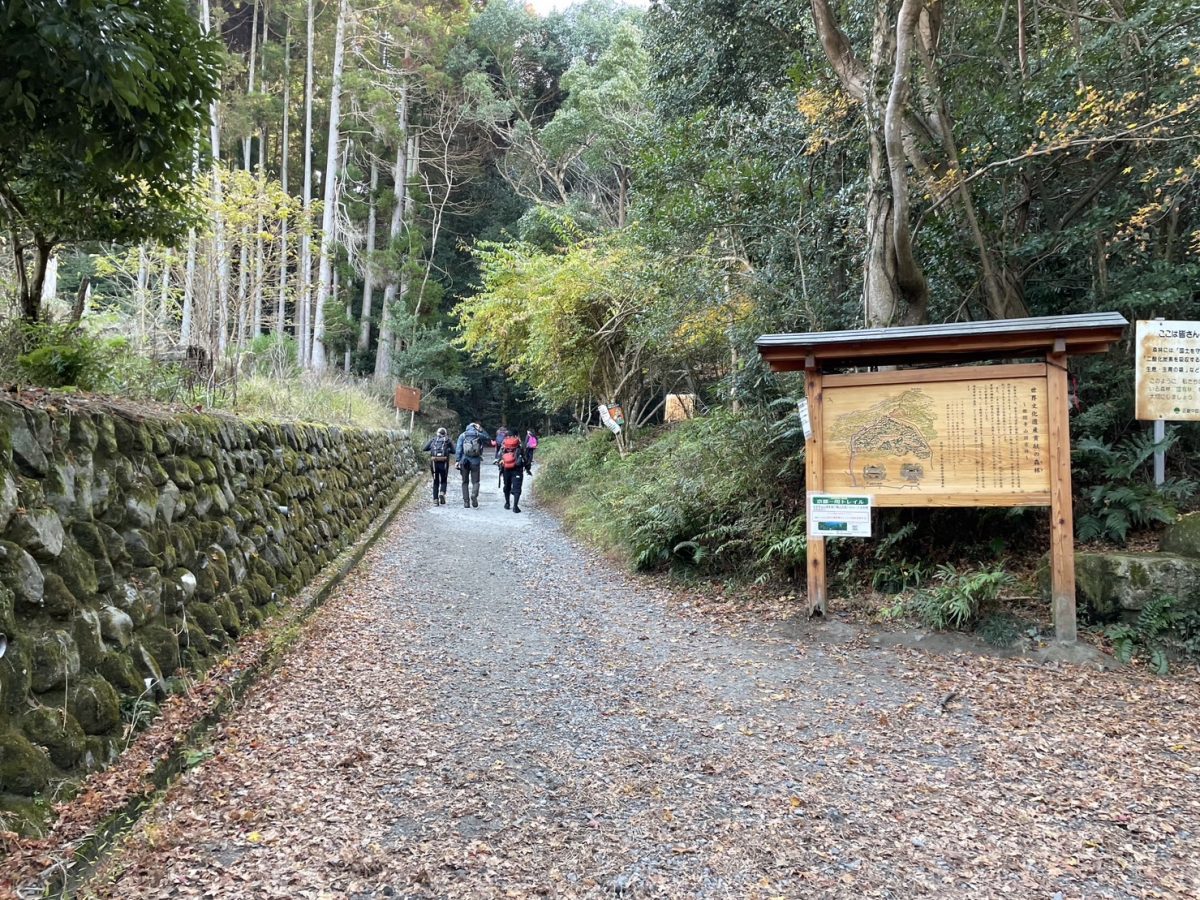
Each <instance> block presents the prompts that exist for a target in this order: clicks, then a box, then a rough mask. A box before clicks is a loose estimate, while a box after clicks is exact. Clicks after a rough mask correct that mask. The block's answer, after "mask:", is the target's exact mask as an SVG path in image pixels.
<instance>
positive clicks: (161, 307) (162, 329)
mask: <svg viewBox="0 0 1200 900" xmlns="http://www.w3.org/2000/svg"><path fill="white" fill-rule="evenodd" d="M172 252H173V251H166V252H165V253H164V254H163V265H162V277H161V279H160V281H159V285H158V287H159V293H158V314H157V315H156V316H155V317H154V319H155V321H154V331H155V342H154V350H155V351H156V352H157V351H158V350H159V349H160V348H159V340H160V339H161V338H162V337H163V336H164V335H165V334H166V331H167V312H168V311H169V310H170V308H171V254H172ZM162 343H163V344H164V346H163V347H162V349H166V347H165V344H166V343H167V342H166V341H163V342H162Z"/></svg>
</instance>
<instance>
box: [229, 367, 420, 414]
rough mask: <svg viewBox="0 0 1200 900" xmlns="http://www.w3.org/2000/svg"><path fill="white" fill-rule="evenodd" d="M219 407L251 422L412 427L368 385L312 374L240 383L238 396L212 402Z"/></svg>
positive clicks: (259, 377)
mask: <svg viewBox="0 0 1200 900" xmlns="http://www.w3.org/2000/svg"><path fill="white" fill-rule="evenodd" d="M213 400H214V403H213V405H214V406H217V407H219V408H224V409H228V410H229V411H230V412H236V413H238V414H239V415H244V416H248V417H250V418H263V419H290V420H294V421H304V422H330V423H335V424H340V425H354V426H357V427H360V428H398V427H404V428H407V427H408V419H407V417H405V419H404V421H403V422H401V423H399V424H397V422H396V418H395V414H394V413H393V411H392V410H390V409H389V408H388V407H387V404H386V403H385V402H384V400H383V398H381V397H380V395H379V394H378V393H377V392H376V391H375V390H374V389H373V388H372V387H371V386H370V385H369V384H368V383H366V382H364V381H358V380H355V379H353V378H347V377H345V376H343V375H336V374H332V373H330V374H326V375H323V376H318V375H313V374H308V373H306V374H303V375H299V374H298V375H296V376H294V377H290V378H273V377H270V376H266V375H251V376H250V377H248V378H240V379H238V381H237V385H236V391H234V390H228V391H224V392H222V393H221V394H220V395H216V396H214V398H213Z"/></svg>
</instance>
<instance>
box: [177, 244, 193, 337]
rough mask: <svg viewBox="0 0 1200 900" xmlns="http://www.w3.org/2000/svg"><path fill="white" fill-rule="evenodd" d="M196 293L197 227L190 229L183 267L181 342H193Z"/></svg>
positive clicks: (180, 320)
mask: <svg viewBox="0 0 1200 900" xmlns="http://www.w3.org/2000/svg"><path fill="white" fill-rule="evenodd" d="M195 295H196V229H195V228H189V229H188V238H187V262H186V263H185V265H184V268H183V309H182V310H181V312H180V317H179V343H180V344H181V345H183V346H184V347H186V346H188V345H189V344H190V343H191V342H192V309H193V305H194V303H195V299H194V298H195Z"/></svg>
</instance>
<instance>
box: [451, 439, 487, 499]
mask: <svg viewBox="0 0 1200 900" xmlns="http://www.w3.org/2000/svg"><path fill="white" fill-rule="evenodd" d="M491 445H492V439H491V438H490V437H488V433H487V432H486V431H484V430H483V429H482V428H480V427H479V424H478V423H476V422H472V423H471V424H470V425H468V426H467V430H466V431H464V432H463V433H462V434H460V435H459V436H458V443H457V444H456V445H455V448H454V464H455V466H456V467H457V468H458V470H459V471H460V472H461V473H462V489H463V506H464V507H469V506H475V507H478V506H479V473H480V471H481V469H482V467H483V448H484V447H490V446H491Z"/></svg>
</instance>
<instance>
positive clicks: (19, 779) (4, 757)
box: [0, 731, 52, 797]
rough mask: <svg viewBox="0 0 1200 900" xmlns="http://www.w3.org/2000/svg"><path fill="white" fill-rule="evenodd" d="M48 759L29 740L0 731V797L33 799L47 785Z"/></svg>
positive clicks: (46, 755)
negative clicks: (1, 794)
mask: <svg viewBox="0 0 1200 900" xmlns="http://www.w3.org/2000/svg"><path fill="white" fill-rule="evenodd" d="M51 771H52V770H51V768H50V757H49V755H48V754H47V753H46V751H45V750H42V749H41V748H40V747H36V746H34V745H33V744H32V743H31V742H30V740H29V738H27V737H25V735H23V734H20V733H18V732H15V731H0V793H6V794H20V795H21V796H23V797H32V796H33V795H34V794H36V793H37V792H38V791H40V790H42V788H44V787H45V786H46V785H47V784H48V783H49V782H50V775H51Z"/></svg>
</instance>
